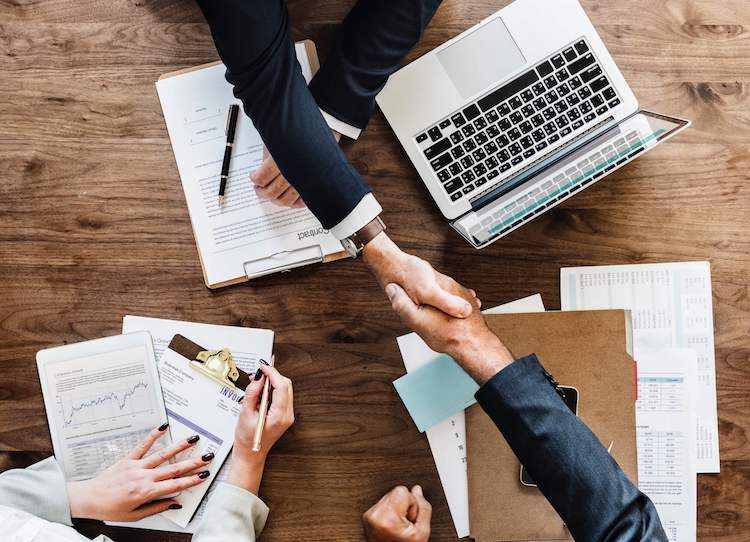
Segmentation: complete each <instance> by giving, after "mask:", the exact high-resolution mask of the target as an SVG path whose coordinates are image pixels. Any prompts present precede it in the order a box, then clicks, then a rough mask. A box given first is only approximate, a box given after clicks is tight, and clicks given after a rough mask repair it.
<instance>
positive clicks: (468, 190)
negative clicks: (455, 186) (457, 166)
mask: <svg viewBox="0 0 750 542" xmlns="http://www.w3.org/2000/svg"><path fill="white" fill-rule="evenodd" d="M473 191H474V185H473V184H470V185H469V186H464V188H463V193H464V194H468V193H469V192H473Z"/></svg>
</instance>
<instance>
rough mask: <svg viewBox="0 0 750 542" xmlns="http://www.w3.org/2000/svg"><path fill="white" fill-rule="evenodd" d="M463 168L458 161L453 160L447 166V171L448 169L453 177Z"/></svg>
mask: <svg viewBox="0 0 750 542" xmlns="http://www.w3.org/2000/svg"><path fill="white" fill-rule="evenodd" d="M463 170H464V168H462V167H461V164H459V163H458V162H455V163H453V164H451V165H450V166H448V171H450V174H451V175H453V176H454V177H455V176H456V175H458V174H459V173H461V172H462V171H463Z"/></svg>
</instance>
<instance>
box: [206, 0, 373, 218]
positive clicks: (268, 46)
mask: <svg viewBox="0 0 750 542" xmlns="http://www.w3.org/2000/svg"><path fill="white" fill-rule="evenodd" d="M198 3H199V5H200V7H201V9H202V10H203V13H204V14H205V16H206V19H207V20H208V23H209V25H210V27H211V32H212V34H213V37H214V41H215V43H216V48H217V50H218V52H219V56H220V57H221V59H222V61H223V62H224V64H225V65H226V67H227V80H228V81H229V82H230V83H231V84H232V85H233V86H234V93H235V96H237V97H238V98H239V99H240V100H242V103H243V106H244V110H245V112H246V113H247V115H248V116H249V117H250V119H251V120H252V121H253V125H254V126H255V128H256V129H257V130H258V133H259V134H260V136H261V138H262V139H263V142H264V143H265V145H266V147H267V148H268V150H269V152H270V153H271V155H272V156H273V157H274V159H275V161H276V163H277V165H278V167H279V170H280V171H281V173H282V174H283V175H284V177H286V179H287V180H288V181H289V183H290V184H291V185H292V186H294V188H295V189H296V190H297V191H298V192H299V194H300V196H301V197H302V199H303V200H304V202H305V204H306V205H307V207H308V208H309V209H310V210H311V211H312V213H313V214H314V215H315V216H316V217H317V218H318V220H320V222H321V224H322V225H323V227H325V228H327V229H330V228H332V227H334V226H335V225H336V224H338V223H339V222H340V221H341V220H343V219H344V218H345V217H346V216H347V215H348V214H349V213H350V212H351V211H352V210H353V209H354V208H355V207H356V205H357V204H358V203H359V201H360V200H361V199H362V198H363V197H364V195H365V194H367V193H369V191H370V190H369V188H368V187H367V185H366V184H365V183H364V181H363V180H362V178H361V176H360V175H359V174H358V173H357V172H356V170H354V168H353V167H352V166H351V164H349V162H348V161H347V159H346V157H345V156H344V154H343V152H342V151H341V148H340V147H339V145H338V143H337V142H336V140H335V139H334V137H333V135H332V134H331V129H330V128H329V127H328V126H327V124H326V123H325V121H324V120H323V117H322V115H321V113H320V111H319V109H318V106H317V104H316V102H315V100H314V99H313V97H312V96H311V95H310V92H309V90H308V88H307V85H306V82H305V79H304V77H303V75H302V72H301V70H300V67H299V64H298V63H297V58H296V55H295V51H294V44H293V43H292V39H291V34H290V29H289V19H288V14H287V11H286V7H285V4H284V2H281V1H279V0H263V1H258V2H243V1H241V0H223V1H219V0H198Z"/></svg>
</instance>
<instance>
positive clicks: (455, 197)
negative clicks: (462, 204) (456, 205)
mask: <svg viewBox="0 0 750 542" xmlns="http://www.w3.org/2000/svg"><path fill="white" fill-rule="evenodd" d="M462 197H464V193H463V192H454V193H453V194H451V201H458V200H459V199H460V198H462Z"/></svg>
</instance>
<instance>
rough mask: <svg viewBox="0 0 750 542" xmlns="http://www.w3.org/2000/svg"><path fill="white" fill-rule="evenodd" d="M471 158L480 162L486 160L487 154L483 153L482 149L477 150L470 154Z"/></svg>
mask: <svg viewBox="0 0 750 542" xmlns="http://www.w3.org/2000/svg"><path fill="white" fill-rule="evenodd" d="M471 156H472V157H473V158H474V160H476V161H477V162H481V161H482V160H484V159H485V158H487V153H486V152H484V149H477V150H475V151H474V152H472V153H471Z"/></svg>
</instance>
